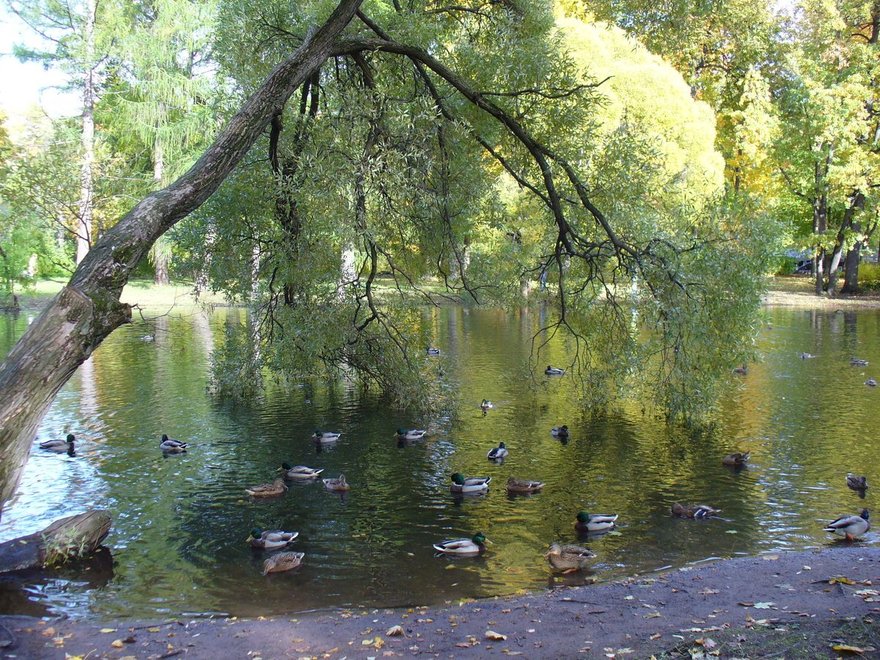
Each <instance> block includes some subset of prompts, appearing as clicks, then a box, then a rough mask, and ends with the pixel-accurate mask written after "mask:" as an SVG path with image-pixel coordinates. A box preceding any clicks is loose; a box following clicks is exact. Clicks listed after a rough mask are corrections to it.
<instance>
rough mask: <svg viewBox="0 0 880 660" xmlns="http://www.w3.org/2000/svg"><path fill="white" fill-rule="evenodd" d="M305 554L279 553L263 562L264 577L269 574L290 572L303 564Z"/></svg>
mask: <svg viewBox="0 0 880 660" xmlns="http://www.w3.org/2000/svg"><path fill="white" fill-rule="evenodd" d="M305 556H306V553H304V552H279V553H278V554H274V555H272V556H271V557H269V558H268V559H266V561H264V562H263V575H268V574H269V573H283V572H284V571H290V570H293V569H294V568H296V567H297V566H299V565H300V564H302V562H303V558H304V557H305Z"/></svg>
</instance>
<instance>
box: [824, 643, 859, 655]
mask: <svg viewBox="0 0 880 660" xmlns="http://www.w3.org/2000/svg"><path fill="white" fill-rule="evenodd" d="M831 648H832V649H833V650H835V651H843V652H845V653H858V654H859V655H861V654H863V653H864V652H865V649H862V648H859V647H858V646H850V645H849V644H835V645H834V646H832V647H831Z"/></svg>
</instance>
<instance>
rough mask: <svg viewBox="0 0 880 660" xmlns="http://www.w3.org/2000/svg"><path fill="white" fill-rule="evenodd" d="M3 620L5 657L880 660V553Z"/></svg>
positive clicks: (861, 548)
mask: <svg viewBox="0 0 880 660" xmlns="http://www.w3.org/2000/svg"><path fill="white" fill-rule="evenodd" d="M838 576H842V577H844V578H846V580H842V581H840V582H838V581H834V580H832V581H831V582H829V579H830V578H835V577H838ZM875 589H876V590H875ZM875 621H876V622H875ZM0 624H2V626H4V627H5V628H6V629H7V630H8V631H10V632H11V633H12V635H14V637H15V645H14V646H12V647H8V648H5V649H0V652H2V657H4V658H12V657H17V658H47V659H54V658H58V659H64V658H71V657H77V656H79V657H81V658H90V659H94V658H123V657H129V658H132V657H134V658H166V657H187V658H212V659H215V658H223V659H225V658H242V659H248V658H250V659H251V660H253V659H254V658H267V659H268V658H302V657H316V658H328V659H336V658H344V657H347V658H382V657H414V656H435V657H443V658H449V657H456V658H458V657H462V658H467V657H485V656H498V657H501V656H505V655H522V656H523V657H526V658H569V657H596V658H603V657H626V658H647V657H650V656H651V655H652V654H662V653H666V654H667V655H668V656H669V657H674V656H678V655H682V654H683V655H684V657H692V654H693V653H695V652H696V653H701V652H704V653H706V654H707V657H709V655H708V654H714V655H712V657H734V656H736V655H739V656H740V657H742V656H743V653H744V655H745V656H747V657H755V655H756V653H755V651H754V649H755V648H759V649H768V648H769V647H771V646H775V647H777V648H779V649H781V654H780V655H779V656H778V657H795V658H797V657H805V654H806V653H807V652H809V653H810V656H809V657H834V656H835V655H838V653H835V652H834V651H833V650H832V646H833V645H835V644H838V645H839V644H848V645H852V646H858V645H860V648H861V650H862V651H863V653H862V656H863V657H880V653H878V651H877V650H875V649H880V625H878V624H880V547H871V546H866V545H862V544H856V545H853V546H852V547H849V546H846V545H843V544H836V545H835V546H834V547H830V548H825V549H823V550H820V551H814V552H792V553H774V554H768V555H762V556H759V557H748V558H737V559H731V560H726V561H718V562H714V563H711V564H704V565H701V566H699V567H689V568H685V569H681V570H674V571H669V572H666V573H658V574H652V575H648V576H640V577H634V578H630V579H627V580H623V581H619V582H614V583H610V584H599V585H592V586H585V587H571V588H559V589H555V590H552V591H546V592H540V593H535V594H531V595H527V596H519V597H513V598H495V599H488V600H483V601H474V602H470V603H466V604H463V605H461V606H455V607H447V608H414V609H409V610H364V611H357V612H352V611H346V610H339V611H332V612H321V613H311V614H299V615H291V616H290V617H275V618H272V619H262V618H260V619H249V620H244V619H235V618H229V619H188V620H185V619H180V620H165V621H133V620H123V621H114V622H109V621H103V622H91V621H71V620H50V621H41V620H38V619H32V618H27V617H0ZM393 626H400V627H401V628H402V631H403V635H402V636H392V635H391V634H390V632H389V629H390V628H392V627H393ZM487 631H494V632H495V633H498V635H499V638H498V639H494V640H493V639H489V636H488V635H487ZM501 636H504V637H506V638H504V639H502V638H501ZM6 639H7V635H6V631H5V630H3V628H0V645H3V643H4V641H5V640H6ZM750 645H751V646H750ZM749 648H751V649H752V651H749ZM817 653H818V655H816V654H817Z"/></svg>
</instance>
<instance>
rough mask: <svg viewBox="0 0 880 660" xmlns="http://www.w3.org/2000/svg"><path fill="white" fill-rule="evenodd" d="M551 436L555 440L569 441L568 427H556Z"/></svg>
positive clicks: (551, 430)
mask: <svg viewBox="0 0 880 660" xmlns="http://www.w3.org/2000/svg"><path fill="white" fill-rule="evenodd" d="M550 435H552V436H553V437H554V438H559V439H560V440H568V427H567V426H566V425H565V424H563V425H562V426H554V427H553V428H552V429H550Z"/></svg>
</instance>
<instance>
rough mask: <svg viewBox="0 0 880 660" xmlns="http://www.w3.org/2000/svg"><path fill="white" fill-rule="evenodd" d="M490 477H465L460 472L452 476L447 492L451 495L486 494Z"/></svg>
mask: <svg viewBox="0 0 880 660" xmlns="http://www.w3.org/2000/svg"><path fill="white" fill-rule="evenodd" d="M490 481H492V477H465V476H464V475H463V474H462V473H461V472H456V473H455V474H453V475H452V485H451V486H450V487H449V491H450V492H451V493H453V494H461V493H463V494H471V493H486V492H488V491H489V482H490Z"/></svg>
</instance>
